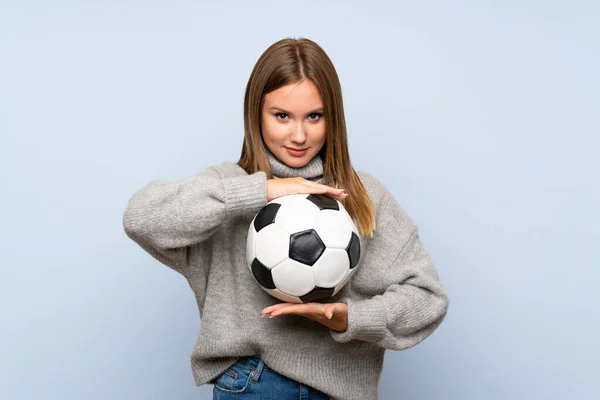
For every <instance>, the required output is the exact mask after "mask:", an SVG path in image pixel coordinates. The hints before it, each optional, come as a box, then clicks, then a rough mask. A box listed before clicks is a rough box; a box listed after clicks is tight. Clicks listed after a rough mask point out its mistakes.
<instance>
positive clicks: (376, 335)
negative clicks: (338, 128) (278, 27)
mask: <svg viewBox="0 0 600 400" xmlns="http://www.w3.org/2000/svg"><path fill="white" fill-rule="evenodd" d="M269 159H270V162H271V167H272V170H273V174H274V176H276V177H279V178H285V177H294V176H302V177H304V178H306V179H310V180H314V181H317V182H321V183H322V182H323V163H322V160H321V158H320V157H319V156H316V157H315V158H313V159H312V160H311V161H310V163H309V164H307V165H306V166H304V167H302V168H292V167H289V166H287V165H286V164H284V163H282V162H280V161H279V160H278V159H277V158H275V157H274V156H273V155H272V154H271V153H269ZM357 173H358V175H359V177H360V179H361V181H362V183H363V185H364V186H365V188H366V190H367V193H368V195H369V197H370V198H371V200H372V201H373V204H374V207H375V212H376V223H377V229H376V230H375V232H374V236H373V238H368V237H364V236H361V260H360V264H359V266H358V270H357V271H356V273H355V274H354V276H353V277H352V279H351V280H350V281H349V282H348V283H347V284H346V286H344V288H343V289H342V290H341V291H340V292H339V293H338V294H336V296H334V297H333V298H331V299H330V301H331V302H343V303H346V304H347V305H348V329H347V330H346V331H345V332H336V331H333V330H330V329H329V328H327V327H325V326H324V325H321V324H319V323H318V322H315V321H312V320H310V319H308V318H305V317H301V316H298V315H286V316H279V317H276V318H273V319H269V318H261V317H260V311H261V310H262V309H263V308H265V307H267V306H269V305H272V304H275V303H278V302H279V300H277V299H275V298H274V297H271V296H270V295H269V294H267V293H266V292H265V291H264V290H263V289H262V288H261V287H260V286H259V285H258V284H257V283H256V281H255V280H254V277H253V276H252V273H251V271H250V269H249V268H248V267H247V265H246V258H245V254H246V253H245V251H246V236H247V233H248V226H249V224H250V222H251V221H252V218H253V217H254V215H255V214H256V213H257V212H258V211H259V210H260V209H261V208H262V207H263V206H264V205H266V204H267V196H266V179H267V178H266V174H265V173H264V172H262V171H259V172H256V173H253V174H251V175H248V174H247V173H246V171H244V170H243V169H242V168H241V167H239V166H238V165H237V164H236V163H233V162H224V163H222V164H219V165H213V166H211V167H209V168H207V169H206V170H204V171H203V172H202V173H199V174H197V175H195V176H191V177H189V178H185V179H181V180H178V181H175V182H169V181H165V180H154V181H152V182H150V183H148V184H147V185H145V186H144V187H142V188H141V189H139V190H138V191H137V192H135V193H134V194H133V196H132V197H131V199H130V200H129V203H128V205H127V208H126V210H125V212H124V216H123V225H124V228H125V232H126V233H127V235H128V236H129V237H130V238H131V239H133V240H134V241H135V242H136V243H137V244H138V245H139V246H141V247H142V248H143V249H144V250H145V251H147V252H148V253H149V254H150V255H152V256H153V257H154V258H156V259H157V260H158V261H160V262H161V263H163V264H165V265H167V266H168V267H170V268H172V269H174V270H175V271H178V272H179V273H181V274H182V275H183V276H184V277H185V278H186V279H187V281H188V282H189V285H190V287H191V289H192V290H193V291H194V293H195V296H196V302H197V304H198V308H199V311H200V316H201V324H200V331H199V334H198V339H197V340H196V345H195V348H194V350H193V351H192V355H191V365H192V372H193V375H194V379H195V383H196V385H198V386H200V385H202V384H207V383H212V382H213V379H215V377H217V376H218V375H219V374H220V373H222V372H223V371H224V370H225V369H227V368H228V367H229V366H230V365H231V364H233V363H234V362H235V361H236V360H237V359H238V358H239V357H241V356H247V355H260V356H261V357H262V358H263V360H264V361H265V363H266V364H267V365H269V366H270V367H271V368H273V369H274V370H276V371H278V372H279V373H281V374H283V375H285V376H288V377H290V378H292V379H295V380H297V381H299V382H302V383H304V384H306V385H309V386H312V387H314V388H316V389H318V390H320V391H322V392H325V393H326V394H328V395H329V397H330V398H331V399H334V400H338V399H343V400H351V399H357V400H359V399H360V400H371V399H377V398H379V397H378V385H379V378H380V376H381V371H382V367H383V359H384V352H385V349H391V350H403V349H407V348H409V347H412V346H414V345H416V344H418V343H419V342H421V341H423V340H424V339H425V338H427V337H428V336H429V335H431V333H432V332H433V331H434V330H435V329H436V328H437V327H438V326H439V325H440V324H441V323H442V321H443V319H444V317H445V316H446V312H447V309H448V302H449V300H448V295H447V293H446V291H445V289H444V287H443V284H442V282H441V281H440V279H439V277H438V274H437V271H436V268H435V266H434V264H433V263H432V260H431V258H430V257H429V255H428V253H427V252H426V250H425V249H424V247H423V244H422V243H421V241H420V240H419V234H418V230H417V225H416V224H415V223H414V222H413V221H412V220H411V219H410V217H409V216H408V215H407V214H406V212H405V211H404V210H403V209H402V208H401V207H400V205H399V204H398V203H397V202H396V200H395V199H394V197H393V196H392V194H391V193H390V191H389V190H388V189H387V188H386V186H384V184H383V183H382V182H380V181H379V180H377V179H376V178H375V177H374V176H373V175H371V174H369V173H366V172H361V171H358V172H357Z"/></svg>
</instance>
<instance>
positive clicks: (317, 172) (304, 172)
mask: <svg viewBox="0 0 600 400" xmlns="http://www.w3.org/2000/svg"><path fill="white" fill-rule="evenodd" d="M265 150H266V151H267V156H268V158H269V163H270V164H271V171H272V172H273V176H274V177H277V178H293V177H296V176H300V177H302V178H304V179H308V180H315V181H320V180H322V178H323V160H322V159H321V156H320V155H319V154H317V155H316V156H314V157H313V158H312V160H310V161H309V162H308V164H306V165H305V166H303V167H300V168H295V167H290V166H289V165H287V164H286V163H284V162H282V161H280V160H279V159H278V158H277V157H275V154H273V153H272V152H271V151H270V150H269V148H268V147H266V146H265Z"/></svg>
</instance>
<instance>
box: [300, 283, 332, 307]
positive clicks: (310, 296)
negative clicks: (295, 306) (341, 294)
mask: <svg viewBox="0 0 600 400" xmlns="http://www.w3.org/2000/svg"><path fill="white" fill-rule="evenodd" d="M334 290H335V288H322V287H318V286H316V287H315V288H314V289H313V290H311V291H310V292H308V293H307V294H305V295H304V296H300V300H302V302H303V303H310V302H311V301H319V300H325V299H328V298H330V297H331V296H332V295H333V291H334Z"/></svg>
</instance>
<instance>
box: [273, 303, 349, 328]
mask: <svg viewBox="0 0 600 400" xmlns="http://www.w3.org/2000/svg"><path fill="white" fill-rule="evenodd" d="M268 314H271V315H270V318H274V317H276V316H279V315H285V314H296V315H301V316H303V317H307V318H310V319H312V320H313V321H317V322H319V323H321V324H323V325H325V326H326V327H328V328H329V329H333V330H334V331H338V332H345V331H346V329H348V305H347V304H345V303H302V304H296V303H279V304H275V305H272V306H269V307H267V308H265V309H263V310H262V311H261V316H263V317H264V316H266V315H268Z"/></svg>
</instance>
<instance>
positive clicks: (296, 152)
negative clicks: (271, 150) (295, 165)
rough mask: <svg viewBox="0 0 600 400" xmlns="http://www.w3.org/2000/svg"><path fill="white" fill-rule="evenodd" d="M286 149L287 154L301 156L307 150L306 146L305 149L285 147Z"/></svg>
mask: <svg viewBox="0 0 600 400" xmlns="http://www.w3.org/2000/svg"><path fill="white" fill-rule="evenodd" d="M286 150H287V151H288V153H289V154H291V155H292V156H294V157H302V156H303V155H304V154H306V151H307V150H308V148H306V149H299V150H298V149H294V148H293V147H286Z"/></svg>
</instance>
